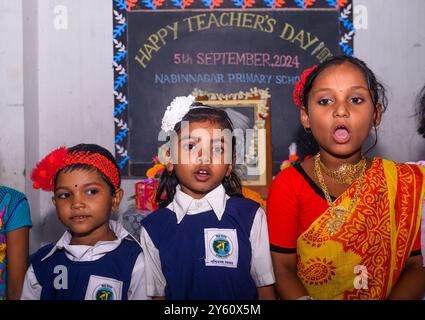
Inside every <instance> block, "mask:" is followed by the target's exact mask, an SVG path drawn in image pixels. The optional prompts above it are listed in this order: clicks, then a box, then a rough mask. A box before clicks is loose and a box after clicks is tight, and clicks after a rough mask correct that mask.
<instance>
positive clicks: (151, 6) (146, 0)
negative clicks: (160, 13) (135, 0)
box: [142, 0, 156, 10]
mask: <svg viewBox="0 0 425 320" xmlns="http://www.w3.org/2000/svg"><path fill="white" fill-rule="evenodd" d="M142 2H143V3H144V4H145V6H146V7H147V8H149V9H152V10H155V9H156V8H155V3H154V2H153V1H152V0H143V1H142Z"/></svg>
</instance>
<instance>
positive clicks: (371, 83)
mask: <svg viewBox="0 0 425 320" xmlns="http://www.w3.org/2000/svg"><path fill="white" fill-rule="evenodd" d="M345 62H348V63H351V64H352V65H354V66H355V67H357V68H358V69H359V70H360V71H361V72H362V73H363V75H364V77H365V79H366V82H367V87H368V89H369V94H370V97H371V99H372V104H373V107H374V110H375V111H376V106H377V105H378V104H380V105H381V107H382V112H384V111H385V110H386V109H387V107H388V98H387V93H386V89H385V86H384V84H383V83H382V82H381V81H380V80H378V79H377V77H376V76H375V74H374V72H373V71H372V70H371V69H370V68H369V67H368V65H367V64H366V63H365V62H364V61H362V60H360V59H358V58H356V57H353V56H347V55H339V56H333V57H330V58H328V59H327V60H325V61H323V62H322V63H320V64H319V65H318V66H317V68H316V69H315V70H313V71H312V72H311V73H310V74H309V75H308V76H307V78H306V81H305V85H304V90H303V91H302V92H301V96H300V97H299V98H300V100H301V102H302V104H303V106H305V107H306V110H307V112H308V97H309V94H310V91H311V89H312V87H313V84H314V81H315V80H316V78H317V76H318V75H319V74H320V73H322V71H324V70H325V69H327V68H329V67H331V66H335V65H341V64H343V63H345ZM373 127H374V130H375V142H374V143H373V145H372V146H371V147H370V148H368V149H367V151H366V152H365V154H366V153H368V152H369V151H370V150H371V149H372V148H373V147H375V146H376V144H377V143H378V134H377V128H376V126H375V125H374V126H373Z"/></svg>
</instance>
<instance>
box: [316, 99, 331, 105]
mask: <svg viewBox="0 0 425 320" xmlns="http://www.w3.org/2000/svg"><path fill="white" fill-rule="evenodd" d="M317 103H318V104H320V105H321V106H327V105H329V104H331V103H332V99H330V98H322V99H319V101H317Z"/></svg>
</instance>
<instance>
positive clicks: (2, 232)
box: [0, 186, 32, 300]
mask: <svg viewBox="0 0 425 320" xmlns="http://www.w3.org/2000/svg"><path fill="white" fill-rule="evenodd" d="M31 225H32V224H31V216H30V207H29V205H28V201H27V198H26V197H25V195H24V194H23V193H21V192H19V191H16V190H14V189H11V188H8V187H5V186H0V300H3V299H8V300H16V299H19V297H20V296H21V290H22V285H23V283H24V277H25V271H26V270H27V268H28V242H29V241H28V238H29V228H30V227H31Z"/></svg>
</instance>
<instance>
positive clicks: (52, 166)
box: [31, 147, 120, 191]
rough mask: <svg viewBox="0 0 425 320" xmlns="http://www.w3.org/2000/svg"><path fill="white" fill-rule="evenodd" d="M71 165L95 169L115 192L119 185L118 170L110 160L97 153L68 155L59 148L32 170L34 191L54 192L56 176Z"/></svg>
mask: <svg viewBox="0 0 425 320" xmlns="http://www.w3.org/2000/svg"><path fill="white" fill-rule="evenodd" d="M72 164H87V165H91V166H93V167H95V168H97V169H98V170H99V171H100V172H102V173H103V174H104V175H105V176H106V177H107V178H108V179H109V180H110V181H111V183H112V185H113V186H114V188H115V190H116V189H118V187H119V184H120V176H119V172H118V169H117V168H116V166H115V165H114V164H113V163H112V161H111V160H109V159H108V158H106V157H105V156H103V155H101V154H99V153H91V152H89V151H73V152H71V153H68V150H67V149H66V148H65V147H60V148H58V149H56V150H54V151H52V152H51V153H49V154H48V155H47V156H45V157H44V159H42V160H41V161H40V162H39V163H38V164H37V165H36V167H35V168H34V169H33V171H32V174H31V179H32V181H34V183H33V187H34V188H35V189H42V190H45V191H53V190H54V179H55V176H56V174H57V173H58V172H59V171H60V170H61V169H62V168H64V167H67V166H70V165H72Z"/></svg>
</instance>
